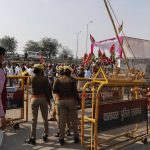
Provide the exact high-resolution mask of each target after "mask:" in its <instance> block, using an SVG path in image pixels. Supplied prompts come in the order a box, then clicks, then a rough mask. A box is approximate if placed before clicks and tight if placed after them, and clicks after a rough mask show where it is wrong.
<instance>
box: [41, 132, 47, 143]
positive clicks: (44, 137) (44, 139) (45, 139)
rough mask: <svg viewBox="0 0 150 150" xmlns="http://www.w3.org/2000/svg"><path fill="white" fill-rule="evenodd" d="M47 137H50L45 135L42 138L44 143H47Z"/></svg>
mask: <svg viewBox="0 0 150 150" xmlns="http://www.w3.org/2000/svg"><path fill="white" fill-rule="evenodd" d="M47 137H48V135H47V134H45V133H44V134H43V135H42V138H43V141H44V142H47V139H48V138H47Z"/></svg>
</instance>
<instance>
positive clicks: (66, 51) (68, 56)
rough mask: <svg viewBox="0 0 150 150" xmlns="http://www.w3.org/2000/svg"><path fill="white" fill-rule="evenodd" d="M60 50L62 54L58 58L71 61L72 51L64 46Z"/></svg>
mask: <svg viewBox="0 0 150 150" xmlns="http://www.w3.org/2000/svg"><path fill="white" fill-rule="evenodd" d="M61 48H62V52H61V53H60V55H59V57H60V58H63V59H72V58H73V54H72V51H71V50H70V49H69V48H68V47H67V46H64V47H61Z"/></svg>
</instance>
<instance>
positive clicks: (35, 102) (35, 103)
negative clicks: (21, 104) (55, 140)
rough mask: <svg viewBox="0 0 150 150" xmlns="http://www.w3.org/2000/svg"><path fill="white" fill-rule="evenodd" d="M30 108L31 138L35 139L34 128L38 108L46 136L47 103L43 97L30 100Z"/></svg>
mask: <svg viewBox="0 0 150 150" xmlns="http://www.w3.org/2000/svg"><path fill="white" fill-rule="evenodd" d="M31 101H32V102H31V108H32V125H31V137H34V138H36V126H37V118H38V110H39V107H40V110H41V114H42V118H43V123H44V129H45V130H44V133H45V134H46V135H48V103H47V100H46V98H45V97H41V98H31Z"/></svg>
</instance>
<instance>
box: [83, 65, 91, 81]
mask: <svg viewBox="0 0 150 150" xmlns="http://www.w3.org/2000/svg"><path fill="white" fill-rule="evenodd" d="M84 73H85V74H84V77H85V78H90V77H91V75H92V73H91V71H90V68H89V67H87V68H86V69H85V70H84Z"/></svg>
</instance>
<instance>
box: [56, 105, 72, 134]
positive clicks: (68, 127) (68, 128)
mask: <svg viewBox="0 0 150 150" xmlns="http://www.w3.org/2000/svg"><path fill="white" fill-rule="evenodd" d="M54 111H55V117H56V120H57V127H58V133H59V132H60V131H59V130H60V121H59V118H60V112H59V107H58V104H57V103H56V104H55V105H54ZM66 129H67V131H70V129H71V126H70V118H69V116H68V115H67V116H66Z"/></svg>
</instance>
